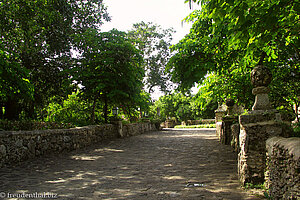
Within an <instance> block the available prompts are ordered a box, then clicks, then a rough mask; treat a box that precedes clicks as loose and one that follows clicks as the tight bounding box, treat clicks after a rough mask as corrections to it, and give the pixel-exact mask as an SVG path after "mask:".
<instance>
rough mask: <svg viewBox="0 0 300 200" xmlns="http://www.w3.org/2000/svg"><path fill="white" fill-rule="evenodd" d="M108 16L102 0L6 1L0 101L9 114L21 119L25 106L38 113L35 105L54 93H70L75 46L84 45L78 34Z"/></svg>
mask: <svg viewBox="0 0 300 200" xmlns="http://www.w3.org/2000/svg"><path fill="white" fill-rule="evenodd" d="M106 20H109V16H108V14H107V12H106V7H105V6H104V4H103V2H102V0H91V1H78V0H70V1H67V0H54V1H44V0H37V1H23V0H22V1H17V0H4V1H1V2H0V37H1V41H0V56H1V58H3V60H2V59H1V60H2V61H1V67H0V75H1V76H0V83H4V84H1V86H0V87H1V92H0V98H1V99H0V104H1V107H2V106H3V107H5V110H6V112H5V113H4V115H5V118H7V119H18V118H19V114H20V113H21V112H24V113H25V115H26V116H27V117H29V118H35V116H34V115H35V114H36V112H35V110H36V109H39V110H41V109H42V108H43V107H44V106H45V105H46V104H47V103H48V100H49V99H50V97H51V96H53V95H58V96H64V95H66V94H67V93H70V92H71V89H70V85H71V82H70V81H69V80H70V79H69V78H70V77H69V73H68V71H67V70H68V69H69V68H71V67H72V64H73V63H72V57H71V49H78V48H77V47H76V46H75V44H74V41H73V38H74V36H75V35H78V34H82V33H84V32H85V31H86V30H87V29H88V28H98V27H100V26H101V24H102V23H103V21H106ZM7 75H11V76H9V77H7ZM68 90H69V92H67V91H68ZM27 97H31V98H30V99H29V98H27ZM0 110H1V112H0V114H1V115H2V109H0Z"/></svg>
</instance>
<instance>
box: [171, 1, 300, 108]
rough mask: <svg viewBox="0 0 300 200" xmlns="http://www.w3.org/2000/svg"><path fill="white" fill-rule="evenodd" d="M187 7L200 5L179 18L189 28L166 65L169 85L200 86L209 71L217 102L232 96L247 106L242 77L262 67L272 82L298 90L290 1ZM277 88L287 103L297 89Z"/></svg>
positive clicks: (294, 23)
mask: <svg viewBox="0 0 300 200" xmlns="http://www.w3.org/2000/svg"><path fill="white" fill-rule="evenodd" d="M186 2H191V1H189V0H187V1H186ZM193 2H197V3H201V7H202V10H201V11H194V12H192V13H191V14H190V16H188V17H187V18H186V19H185V20H186V21H192V22H193V27H192V29H191V31H190V33H189V34H188V35H187V36H186V37H185V38H184V39H182V40H181V41H180V42H179V43H178V44H176V45H174V46H173V47H172V49H173V51H175V55H174V56H173V57H172V58H171V60H170V62H169V63H168V69H169V71H170V73H171V74H172V80H173V81H174V82H177V83H179V84H180V87H181V88H189V87H191V86H192V85H193V84H194V83H195V82H200V83H201V81H203V80H205V76H206V74H207V73H212V72H214V73H215V75H217V76H218V77H219V78H221V80H222V81H221V83H222V84H220V87H225V90H223V93H224V94H225V95H221V96H222V98H224V97H226V96H227V97H228V96H233V97H235V98H237V101H238V102H241V103H243V104H246V105H244V106H246V107H249V103H248V104H247V103H246V102H251V101H249V99H248V98H247V97H246V96H247V95H249V96H250V95H251V94H250V90H249V88H251V85H250V81H249V75H248V74H249V73H250V71H251V70H252V68H253V67H255V66H256V65H257V64H264V65H266V66H268V67H269V68H270V69H271V71H272V72H273V76H274V77H275V79H276V80H277V81H279V82H281V83H286V82H289V85H294V86H297V85H298V84H296V85H295V84H294V83H292V80H296V78H297V77H299V71H300V69H299V49H298V48H297V47H298V46H299V34H298V30H299V23H298V22H297V21H298V20H299V14H298V13H299V12H298V11H299V6H298V5H297V4H296V1H287V0H276V1H269V0H268V1H230V0H221V1H219V0H218V1H217V0H210V1H208V0H193ZM279 68H280V69H284V70H283V71H285V79H286V80H285V81H284V80H283V79H282V78H280V77H283V76H282V75H281V74H280V71H282V70H277V69H279ZM287 77H289V78H287ZM296 82H298V83H299V79H298V81H296ZM273 84H274V85H275V84H277V83H275V82H273V83H272V84H271V86H270V87H271V89H272V90H271V95H272V93H276V91H275V90H273V88H274V87H273ZM281 88H282V89H284V90H285V91H286V92H281V94H284V95H285V98H287V99H297V96H299V93H298V92H299V91H297V90H295V92H289V91H288V90H286V89H287V88H286V87H281ZM245 89H246V90H245ZM244 91H246V92H244ZM273 96H274V95H273ZM277 102H279V101H277ZM281 102H282V101H281ZM276 106H278V105H276Z"/></svg>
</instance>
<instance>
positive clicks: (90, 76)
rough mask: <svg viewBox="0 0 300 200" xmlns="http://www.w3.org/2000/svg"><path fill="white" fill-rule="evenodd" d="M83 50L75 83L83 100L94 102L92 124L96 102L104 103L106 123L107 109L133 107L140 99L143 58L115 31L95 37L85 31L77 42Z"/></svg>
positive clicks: (123, 34) (124, 37) (90, 32)
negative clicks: (120, 106) (77, 84)
mask: <svg viewBox="0 0 300 200" xmlns="http://www.w3.org/2000/svg"><path fill="white" fill-rule="evenodd" d="M77 42H78V43H82V42H85V43H82V44H81V45H82V48H84V49H85V51H84V53H83V54H82V58H81V59H80V60H79V61H78V62H79V63H80V64H79V65H78V66H77V67H76V68H74V69H73V70H74V73H73V74H74V80H76V81H77V82H78V83H80V84H81V85H82V88H81V92H82V94H83V96H84V97H85V98H86V99H87V100H89V101H91V102H93V109H92V111H91V122H92V123H93V122H94V117H95V116H94V111H95V108H96V104H97V102H98V101H99V100H101V102H103V103H104V118H105V121H106V122H107V121H108V119H107V114H108V105H109V104H110V105H120V104H121V103H122V104H127V103H132V102H134V100H135V99H137V97H138V96H139V94H140V92H141V89H142V86H143V83H142V79H143V77H144V70H143V68H142V67H141V66H142V63H143V58H142V56H141V52H140V51H139V50H138V49H136V48H135V47H134V46H133V44H132V42H131V41H130V40H129V39H128V38H127V35H126V33H125V32H120V31H118V30H116V29H113V30H111V31H110V32H102V33H98V32H97V30H95V29H88V30H87V31H86V32H85V33H84V34H83V35H81V36H80V37H78V38H77Z"/></svg>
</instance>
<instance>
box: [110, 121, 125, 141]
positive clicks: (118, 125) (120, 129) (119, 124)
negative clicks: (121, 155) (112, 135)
mask: <svg viewBox="0 0 300 200" xmlns="http://www.w3.org/2000/svg"><path fill="white" fill-rule="evenodd" d="M112 124H113V125H115V126H116V129H117V131H118V134H119V136H120V137H124V134H123V124H122V120H115V121H112Z"/></svg>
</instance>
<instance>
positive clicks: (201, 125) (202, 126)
mask: <svg viewBox="0 0 300 200" xmlns="http://www.w3.org/2000/svg"><path fill="white" fill-rule="evenodd" d="M174 128H216V125H215V124H199V125H189V126H184V125H177V126H175V127H174Z"/></svg>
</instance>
